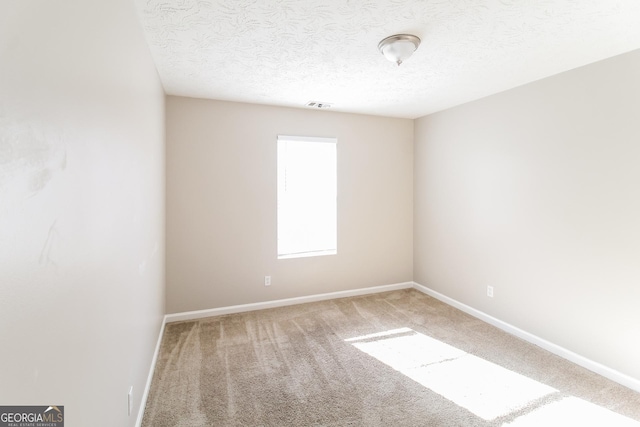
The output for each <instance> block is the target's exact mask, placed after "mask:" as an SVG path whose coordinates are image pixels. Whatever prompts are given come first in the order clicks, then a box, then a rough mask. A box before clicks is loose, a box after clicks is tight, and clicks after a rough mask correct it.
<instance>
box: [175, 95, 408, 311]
mask: <svg viewBox="0 0 640 427" xmlns="http://www.w3.org/2000/svg"><path fill="white" fill-rule="evenodd" d="M278 134H284V135H301V136H320V137H333V136H335V137H337V138H338V254H337V255H333V256H324V257H314V258H298V259H286V260H278V259H277V255H276V137H277V135H278ZM412 159H413V122H412V121H411V120H406V119H391V118H381V117H373V116H365V115H355V114H337V113H332V112H326V111H318V110H304V109H289V108H280V107H268V106H258V105H250V104H240V103H230V102H219V101H206V100H198V99H190V98H180V97H168V98H167V312H168V313H174V312H182V311H189V310H198V309H208V308H215V307H223V306H230V305H235V304H245V303H252V302H258V301H269V300H275V299H281V298H288V297H296V296H304V295H313V294H319V293H324V292H334V291H340V290H348V289H358V288H363V287H369V286H375V285H385V284H392V283H399V282H404V281H410V280H411V279H412V274H413V271H412V270H413V265H412V255H411V254H412V250H413V249H412V245H413V242H412V230H413V221H412V215H413V205H412V199H413V191H412V176H413V160H412ZM265 275H271V276H272V285H271V286H270V287H265V286H264V283H263V282H264V276H265Z"/></svg>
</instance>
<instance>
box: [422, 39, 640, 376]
mask: <svg viewBox="0 0 640 427" xmlns="http://www.w3.org/2000/svg"><path fill="white" fill-rule="evenodd" d="M638 76H640V51H635V52H632V53H629V54H626V55H622V56H618V57H615V58H612V59H609V60H606V61H602V62H598V63H595V64H592V65H589V66H586V67H583V68H579V69H576V70H573V71H570V72H567V73H564V74H560V75H557V76H554V77H551V78H547V79H544V80H542V81H538V82H535V83H532V84H529V85H526V86H523V87H520V88H517V89H514V90H510V91H507V92H504V93H501V94H497V95H494V96H491V97H488V98H485V99H482V100H479V101H476V102H472V103H470V104H466V105H463V106H460V107H457V108H453V109H451V110H448V111H444V112H441V113H438V114H434V115H431V116H427V117H424V118H421V119H419V120H417V121H416V125H415V138H416V141H415V163H414V168H415V180H414V189H415V199H414V204H415V210H414V223H415V234H414V267H415V268H414V280H415V281H416V282H418V283H420V284H422V285H425V286H428V287H431V288H432V289H434V290H436V291H439V292H441V293H443V294H445V295H447V296H449V297H452V298H454V299H456V300H458V301H461V302H463V303H465V304H468V305H470V306H472V307H474V308H476V309H479V310H481V311H484V312H486V313H488V314H490V315H492V316H495V317H497V318H499V319H501V320H503V321H506V322H508V323H511V324H512V325H515V326H517V327H520V328H522V329H524V330H526V331H529V332H531V333H533V334H535V335H538V336H540V337H542V338H545V339H547V340H549V341H551V342H553V343H556V344H558V345H561V346H563V347H565V348H567V349H569V350H572V351H574V352H576V353H578V354H581V355H583V356H585V357H587V358H590V359H592V360H594V361H597V362H600V363H602V364H604V365H606V366H609V367H611V368H613V369H616V370H618V371H620V372H622V373H625V374H627V375H630V376H632V377H635V378H636V379H640V364H638V360H640V340H639V339H638V338H639V335H638V333H639V331H640V310H639V309H638V304H639V303H640V116H639V112H640V83H639V82H640V80H639V79H638ZM487 285H492V286H494V287H495V297H494V298H493V299H490V298H488V297H487V296H486V287H487Z"/></svg>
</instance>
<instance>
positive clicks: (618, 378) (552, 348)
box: [413, 282, 640, 392]
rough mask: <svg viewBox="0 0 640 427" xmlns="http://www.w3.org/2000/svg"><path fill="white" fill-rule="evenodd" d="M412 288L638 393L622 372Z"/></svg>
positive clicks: (423, 289)
mask: <svg viewBox="0 0 640 427" xmlns="http://www.w3.org/2000/svg"><path fill="white" fill-rule="evenodd" d="M413 288H414V289H416V290H418V291H420V292H422V293H424V294H427V295H429V296H432V297H434V298H435V299H437V300H440V301H442V302H444V303H445V304H448V305H450V306H452V307H455V308H457V309H459V310H461V311H464V312H465V313H467V314H470V315H471V316H473V317H476V318H478V319H480V320H482V321H483V322H486V323H489V324H490V325H493V326H495V327H497V328H499V329H502V330H503V331H505V332H508V333H510V334H511V335H515V336H516V337H518V338H521V339H523V340H525V341H527V342H530V343H531V344H535V345H537V346H538V347H541V348H543V349H545V350H547V351H549V352H551V353H553V354H555V355H557V356H560V357H562V358H563V359H566V360H568V361H570V362H573V363H575V364H576V365H579V366H582V367H583V368H586V369H588V370H590V371H592V372H595V373H596V374H599V375H602V376H603V377H605V378H608V379H610V380H612V381H615V382H617V383H619V384H622V385H623V386H625V387H628V388H630V389H632V390H635V391H638V392H640V380H637V379H635V378H633V377H630V376H628V375H626V374H623V373H622V372H619V371H616V370H615V369H611V368H609V367H608V366H605V365H603V364H601V363H598V362H595V361H593V360H591V359H587V358H586V357H584V356H581V355H579V354H577V353H574V352H572V351H570V350H567V349H566V348H564V347H561V346H559V345H557V344H554V343H552V342H549V341H547V340H545V339H543V338H540V337H538V336H536V335H533V334H531V333H529V332H527V331H524V330H522V329H520V328H517V327H515V326H513V325H510V324H509V323H506V322H503V321H502V320H500V319H496V318H495V317H493V316H490V315H488V314H486V313H484V312H482V311H480V310H476V309H475V308H473V307H470V306H468V305H466V304H463V303H461V302H459V301H457V300H455V299H453V298H449V297H448V296H446V295H443V294H441V293H439V292H436V291H434V290H433V289H429V288H427V287H426V286H423V285H420V284H418V283H415V282H414V283H413Z"/></svg>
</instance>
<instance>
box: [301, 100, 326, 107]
mask: <svg viewBox="0 0 640 427" xmlns="http://www.w3.org/2000/svg"><path fill="white" fill-rule="evenodd" d="M305 105H306V106H307V107H311V108H331V104H329V103H327V102H316V101H309V102H307V103H306V104H305Z"/></svg>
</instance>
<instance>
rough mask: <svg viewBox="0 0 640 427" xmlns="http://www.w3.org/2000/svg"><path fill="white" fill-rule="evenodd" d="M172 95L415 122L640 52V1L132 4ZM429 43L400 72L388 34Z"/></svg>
mask: <svg viewBox="0 0 640 427" xmlns="http://www.w3.org/2000/svg"><path fill="white" fill-rule="evenodd" d="M135 1H136V3H137V7H138V9H139V12H140V17H141V21H142V24H143V27H144V29H145V33H146V37H147V40H148V42H149V45H150V48H151V52H152V55H153V57H154V60H155V63H156V65H157V68H158V72H159V74H160V77H161V79H162V83H163V85H164V88H165V91H166V92H167V93H168V94H170V95H182V96H189V97H196V98H211V99H219V100H229V101H240V102H251V103H258V104H271V105H283V106H291V107H303V106H304V104H306V103H307V102H308V101H319V102H326V103H330V104H333V107H332V110H335V111H345V112H357V113H366V114H376V115H384V116H392V117H407V118H416V117H420V116H423V115H426V114H429V113H432V112H435V111H439V110H443V109H445V108H449V107H452V106H454V105H458V104H462V103H464V102H468V101H471V100H474V99H478V98H481V97H483V96H486V95H490V94H493V93H496V92H500V91H503V90H506V89H509V88H512V87H515V86H519V85H522V84H525V83H528V82H531V81H534V80H538V79H540V78H544V77H547V76H550V75H553V74H557V73H559V72H562V71H566V70H569V69H572V68H576V67H579V66H582V65H585V64H588V63H591V62H595V61H598V60H601V59H604V58H608V57H611V56H615V55H618V54H621V53H624V52H628V51H631V50H634V49H638V48H640V0H315V1H314V0H135ZM397 33H412V34H415V35H417V36H419V37H420V38H421V39H422V44H421V46H420V47H419V49H418V50H417V51H416V53H415V54H414V55H413V56H412V57H411V58H409V59H408V60H407V61H406V62H405V63H403V64H402V65H401V66H400V67H397V66H396V65H395V64H393V63H391V62H389V61H387V60H386V59H385V58H384V57H383V56H382V55H381V54H380V53H379V52H378V49H377V46H378V42H379V41H380V40H382V39H383V38H385V37H387V36H389V35H392V34H397Z"/></svg>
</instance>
